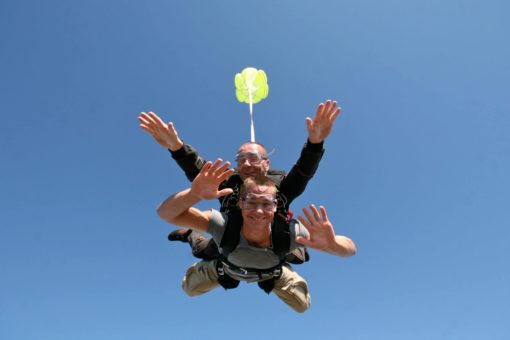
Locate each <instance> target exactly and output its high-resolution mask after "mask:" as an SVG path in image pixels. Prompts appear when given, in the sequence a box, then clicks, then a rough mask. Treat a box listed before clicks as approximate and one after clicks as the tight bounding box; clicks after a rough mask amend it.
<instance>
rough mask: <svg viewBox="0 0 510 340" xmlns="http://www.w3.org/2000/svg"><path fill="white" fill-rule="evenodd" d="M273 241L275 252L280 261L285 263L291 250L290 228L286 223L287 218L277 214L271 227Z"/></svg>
mask: <svg viewBox="0 0 510 340" xmlns="http://www.w3.org/2000/svg"><path fill="white" fill-rule="evenodd" d="M271 240H272V242H273V251H274V252H275V254H276V255H278V258H279V259H280V261H284V260H285V256H286V255H287V254H288V253H289V249H290V226H289V223H288V222H287V221H286V216H285V217H284V216H282V215H280V214H278V213H277V214H275V216H274V219H273V223H272V225H271Z"/></svg>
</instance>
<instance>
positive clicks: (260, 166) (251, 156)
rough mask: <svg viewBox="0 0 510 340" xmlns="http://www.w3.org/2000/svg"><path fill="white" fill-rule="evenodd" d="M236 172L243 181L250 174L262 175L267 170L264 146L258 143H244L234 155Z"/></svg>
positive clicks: (267, 160) (267, 163)
mask: <svg viewBox="0 0 510 340" xmlns="http://www.w3.org/2000/svg"><path fill="white" fill-rule="evenodd" d="M236 161H237V172H238V173H239V177H241V179H242V180H243V181H244V180H245V179H246V178H248V177H250V176H262V175H265V174H266V173H267V171H268V170H269V159H268V158H267V151H266V148H265V147H264V146H263V145H262V144H258V143H251V142H249V143H244V144H243V145H241V146H240V147H239V150H238V151H237V155H236Z"/></svg>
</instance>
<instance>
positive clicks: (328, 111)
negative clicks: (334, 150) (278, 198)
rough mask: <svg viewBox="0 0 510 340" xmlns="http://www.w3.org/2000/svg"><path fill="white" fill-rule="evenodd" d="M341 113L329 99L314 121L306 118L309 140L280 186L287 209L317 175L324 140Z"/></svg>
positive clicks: (318, 110) (319, 108)
mask: <svg viewBox="0 0 510 340" xmlns="http://www.w3.org/2000/svg"><path fill="white" fill-rule="evenodd" d="M340 111H341V109H340V108H339V107H337V102H336V101H333V102H332V101H331V100H329V99H328V100H327V101H326V103H320V104H319V105H318V106H317V110H316V112H315V117H314V118H313V119H312V118H310V117H307V118H306V126H307V130H308V140H307V142H306V144H305V146H304V147H303V149H302V151H301V155H300V156H299V159H298V160H297V162H296V164H295V165H294V166H293V167H292V169H291V170H290V171H289V173H288V175H287V177H285V178H284V179H283V181H282V182H281V184H280V192H281V194H283V195H284V196H285V198H286V201H287V208H288V206H289V205H290V203H291V202H292V201H293V200H294V199H295V198H296V197H298V196H299V195H301V194H302V193H303V191H305V188H306V186H307V184H308V182H309V181H310V179H312V177H313V175H315V172H316V171H317V168H318V167H319V162H320V160H321V158H322V155H323V154H324V148H323V144H324V140H325V139H326V138H327V137H328V136H329V134H330V133H331V130H332V129H333V124H334V122H335V120H336V118H337V117H338V116H339V115H340Z"/></svg>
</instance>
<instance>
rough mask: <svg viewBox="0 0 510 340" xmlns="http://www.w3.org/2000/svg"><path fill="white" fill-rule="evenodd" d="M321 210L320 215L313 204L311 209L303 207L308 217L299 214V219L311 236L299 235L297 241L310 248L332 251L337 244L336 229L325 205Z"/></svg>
mask: <svg viewBox="0 0 510 340" xmlns="http://www.w3.org/2000/svg"><path fill="white" fill-rule="evenodd" d="M320 212H321V213H320V215H319V211H318V210H317V208H316V207H315V205H313V204H311V205H310V211H308V210H307V209H306V208H303V213H304V214H305V216H306V219H304V218H303V217H302V216H298V220H299V221H300V222H301V223H302V224H303V225H304V226H305V228H306V229H307V230H308V232H309V234H310V237H309V238H308V239H306V238H304V237H301V236H298V237H297V238H296V241H297V242H299V243H301V244H303V245H304V246H306V247H309V248H314V249H317V250H323V251H330V250H332V248H334V246H335V231H334V230H333V225H332V224H331V222H330V221H329V220H328V215H327V214H326V209H325V208H324V207H323V206H321V207H320Z"/></svg>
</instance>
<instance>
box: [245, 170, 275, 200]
mask: <svg viewBox="0 0 510 340" xmlns="http://www.w3.org/2000/svg"><path fill="white" fill-rule="evenodd" d="M250 184H255V185H260V186H266V187H270V188H274V194H275V197H276V192H277V191H278V190H277V188H276V183H275V182H274V181H273V180H272V179H271V178H269V177H267V176H264V175H260V176H250V177H248V178H246V179H245V180H244V181H243V183H242V184H241V189H240V192H239V194H240V195H241V198H243V197H244V194H245V193H246V187H247V186H248V185H250Z"/></svg>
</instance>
